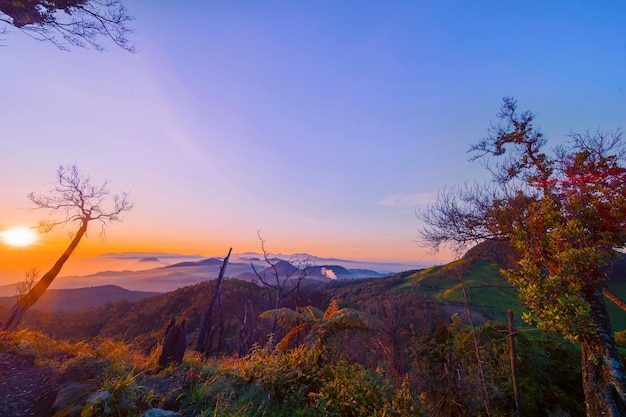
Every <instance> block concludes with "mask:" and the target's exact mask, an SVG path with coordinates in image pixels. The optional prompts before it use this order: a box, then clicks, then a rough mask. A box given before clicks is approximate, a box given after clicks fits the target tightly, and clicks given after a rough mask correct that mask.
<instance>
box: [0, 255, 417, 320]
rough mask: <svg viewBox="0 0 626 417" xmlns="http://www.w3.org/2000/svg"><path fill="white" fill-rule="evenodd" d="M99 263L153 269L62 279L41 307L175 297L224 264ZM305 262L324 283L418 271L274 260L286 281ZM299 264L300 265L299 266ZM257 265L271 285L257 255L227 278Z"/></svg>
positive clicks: (3, 294)
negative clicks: (165, 295)
mask: <svg viewBox="0 0 626 417" xmlns="http://www.w3.org/2000/svg"><path fill="white" fill-rule="evenodd" d="M98 258H99V259H100V260H101V259H110V260H114V261H119V260H127V261H132V262H134V263H137V262H139V263H142V264H143V267H144V268H145V267H146V266H147V265H149V267H148V269H140V270H122V271H101V272H97V273H95V274H90V275H84V276H60V277H58V278H57V279H56V280H55V281H54V282H53V284H52V286H51V287H50V290H48V292H47V293H46V295H45V296H44V297H43V298H42V299H41V300H40V301H39V302H38V303H37V308H38V309H41V310H46V311H57V310H59V309H61V308H64V309H72V308H84V307H94V306H99V305H101V304H104V303H106V302H108V301H116V300H119V299H121V298H126V299H128V300H129V301H133V300H136V299H140V298H143V297H146V296H148V295H152V294H155V293H164V292H170V291H174V290H176V289H178V288H181V287H185V286H189V285H194V284H197V283H199V282H202V281H207V280H212V279H215V278H217V276H218V275H219V270H220V267H221V266H222V262H223V259H222V258H218V257H213V258H201V257H197V256H195V255H194V256H189V255H178V254H170V253H145V252H126V253H118V254H116V253H108V254H103V255H99V256H98ZM304 259H307V260H308V261H309V262H310V263H311V264H312V265H313V266H310V267H309V268H308V269H307V276H306V279H307V280H315V281H320V282H326V281H331V280H335V279H337V280H346V279H358V278H379V277H383V276H386V275H390V274H392V273H394V272H400V271H402V270H408V269H411V268H413V269H414V268H415V266H414V265H403V264H394V263H377V262H365V261H364V262H359V261H349V260H341V259H335V258H319V257H314V256H310V255H307V254H298V255H291V256H284V255H276V256H275V257H273V258H272V259H271V261H272V263H275V264H276V265H277V266H278V267H279V269H280V274H281V276H284V274H285V273H286V272H287V270H288V269H290V268H291V269H292V270H293V267H290V266H289V263H288V262H287V261H292V262H293V261H294V260H304ZM176 261H180V262H176ZM172 262H174V263H172ZM293 263H294V264H297V262H293ZM118 265H119V264H118ZM251 265H254V267H255V269H256V270H257V272H258V273H259V274H261V275H262V276H265V277H266V278H267V279H268V280H272V279H275V278H274V276H273V270H272V269H271V268H268V266H269V265H268V264H267V262H265V260H264V259H263V255H262V254H258V253H254V252H247V253H242V254H233V255H232V256H231V258H230V261H229V263H228V266H227V269H226V274H225V275H226V277H227V278H237V279H240V280H244V281H251V282H258V280H259V279H258V277H257V275H256V274H255V273H254V271H253V269H252V266H251ZM150 266H156V267H150ZM367 266H373V267H377V268H380V270H381V271H382V272H379V271H376V270H373V269H369V268H367ZM403 268H404V269H403ZM290 272H293V271H290ZM297 275H299V273H296V274H294V277H296V276H297ZM98 289H101V290H98ZM69 290H72V291H69ZM15 295H16V289H15V285H5V286H0V305H2V304H5V305H6V304H13V303H14V302H15Z"/></svg>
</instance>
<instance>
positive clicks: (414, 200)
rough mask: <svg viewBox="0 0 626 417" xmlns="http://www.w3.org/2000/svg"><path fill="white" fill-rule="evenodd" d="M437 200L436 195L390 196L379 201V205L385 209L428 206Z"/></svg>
mask: <svg viewBox="0 0 626 417" xmlns="http://www.w3.org/2000/svg"><path fill="white" fill-rule="evenodd" d="M436 199H437V196H436V194H432V193H415V194H390V195H388V196H386V197H385V198H383V199H382V200H380V202H379V204H380V205H382V206H385V207H415V206H421V205H425V204H428V203H430V202H433V201H435V200H436Z"/></svg>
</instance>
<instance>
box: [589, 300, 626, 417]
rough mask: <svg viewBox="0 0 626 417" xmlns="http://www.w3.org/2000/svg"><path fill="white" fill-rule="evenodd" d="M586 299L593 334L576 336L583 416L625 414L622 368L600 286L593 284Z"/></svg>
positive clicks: (625, 400) (625, 404)
mask: <svg viewBox="0 0 626 417" xmlns="http://www.w3.org/2000/svg"><path fill="white" fill-rule="evenodd" d="M587 301H588V302H589V304H590V305H591V318H592V320H593V322H594V323H595V325H596V328H595V332H594V334H591V335H587V336H584V337H582V338H581V340H580V347H581V353H582V374H583V390H584V392H585V405H586V408H587V416H588V417H596V416H610V417H620V416H626V396H625V395H624V394H625V392H624V389H625V388H626V372H625V371H624V364H623V363H622V361H621V359H620V357H619V354H618V351H617V347H616V345H615V338H614V336H613V331H612V329H611V322H610V321H609V315H608V313H607V310H606V304H605V303H604V298H603V296H602V289H601V288H596V289H595V291H594V292H593V293H592V294H589V295H588V297H587Z"/></svg>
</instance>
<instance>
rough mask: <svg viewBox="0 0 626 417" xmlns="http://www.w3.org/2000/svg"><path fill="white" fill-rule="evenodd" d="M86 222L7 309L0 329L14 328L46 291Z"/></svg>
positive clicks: (82, 223)
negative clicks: (50, 263)
mask: <svg viewBox="0 0 626 417" xmlns="http://www.w3.org/2000/svg"><path fill="white" fill-rule="evenodd" d="M88 223H89V219H86V218H85V219H83V220H82V222H81V224H80V228H79V229H78V231H77V232H76V235H75V236H74V238H73V239H72V241H71V242H70V244H69V246H68V247H67V249H65V252H63V254H62V255H61V256H60V257H59V259H57V261H56V262H55V263H54V266H52V268H51V269H50V270H49V271H48V272H46V274H45V275H44V276H43V277H41V279H40V280H39V281H38V282H37V284H35V286H34V287H33V288H32V289H31V290H30V291H29V292H28V293H26V295H24V296H23V297H21V298H19V299H18V300H17V302H16V303H15V305H14V306H13V308H11V311H9V314H7V316H6V317H5V318H4V321H3V322H2V324H1V325H0V330H4V331H13V330H15V328H16V327H17V325H18V324H20V321H21V320H22V317H24V313H26V310H28V309H29V308H30V307H32V306H33V304H35V303H36V302H37V300H39V298H41V296H42V295H43V293H44V292H46V290H47V289H48V287H49V286H50V284H52V281H54V279H55V278H56V277H57V275H59V272H61V268H62V267H63V264H65V261H67V260H68V259H69V257H70V255H71V254H72V252H74V249H76V246H78V242H80V239H81V238H82V237H83V235H84V234H85V232H86V231H87V224H88Z"/></svg>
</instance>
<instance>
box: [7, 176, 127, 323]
mask: <svg viewBox="0 0 626 417" xmlns="http://www.w3.org/2000/svg"><path fill="white" fill-rule="evenodd" d="M28 199H29V200H30V202H31V203H32V204H33V205H34V208H36V209H46V210H49V211H50V213H51V214H59V215H60V217H59V218H58V219H51V220H47V221H42V222H40V224H39V228H40V230H41V231H44V232H45V231H50V230H52V229H55V228H57V227H63V226H65V225H67V224H77V225H78V230H77V231H76V233H75V234H74V236H73V238H72V240H71V241H70V244H69V245H68V247H67V248H66V249H65V251H64V252H63V253H62V254H61V256H60V257H59V258H58V259H57V261H56V262H55V264H54V265H53V266H52V268H51V269H50V270H49V271H48V272H46V273H45V274H44V275H43V277H41V279H40V280H39V281H38V282H37V284H35V285H34V286H33V287H32V288H31V289H30V291H28V293H26V294H25V295H24V296H22V297H20V298H19V300H18V301H17V303H16V304H15V305H14V306H13V308H12V309H11V311H9V314H8V315H7V316H6V317H5V319H4V321H3V322H2V324H1V325H0V330H4V331H11V330H14V329H15V327H16V326H17V325H18V324H19V322H20V321H21V319H22V317H23V316H24V313H25V312H26V311H27V310H28V309H29V308H30V307H31V306H32V305H33V304H35V303H36V302H37V300H39V298H40V297H41V296H42V295H43V293H44V292H45V291H46V289H48V287H49V286H50V284H51V283H52V281H53V280H54V279H55V278H56V277H57V275H58V274H59V272H61V268H62V267H63V265H64V264H65V262H66V261H67V260H68V259H69V257H70V255H71V254H72V252H74V249H76V247H77V246H78V243H79V242H80V240H81V239H82V238H83V236H84V235H85V234H86V233H87V226H88V225H89V223H90V222H92V221H96V222H99V223H100V226H101V228H100V237H101V238H104V237H105V230H106V226H108V225H109V224H110V223H111V222H114V221H118V220H120V216H121V214H122V213H124V212H127V211H129V210H130V209H131V208H132V207H133V203H131V202H130V201H129V199H128V194H127V193H122V194H121V195H111V194H110V192H109V190H108V181H105V182H104V183H103V184H102V185H93V184H92V183H91V178H90V177H88V176H86V175H84V174H82V173H80V172H79V170H78V168H77V167H76V165H71V166H60V167H59V169H57V184H56V185H55V186H54V187H53V188H52V189H51V190H50V191H49V193H48V194H47V195H40V194H35V193H30V194H29V195H28Z"/></svg>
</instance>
